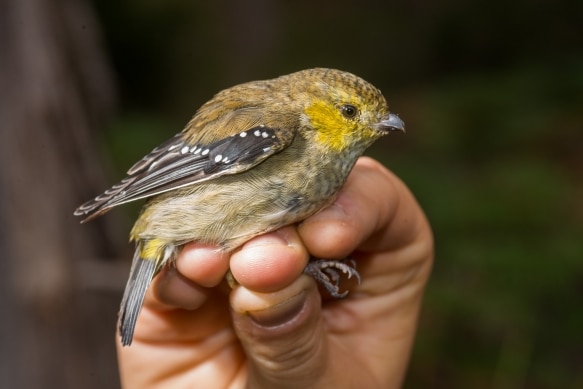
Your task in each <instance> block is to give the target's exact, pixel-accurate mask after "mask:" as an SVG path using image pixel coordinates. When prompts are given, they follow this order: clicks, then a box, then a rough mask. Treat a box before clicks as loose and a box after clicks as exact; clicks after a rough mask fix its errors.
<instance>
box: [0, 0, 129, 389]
mask: <svg viewBox="0 0 583 389" xmlns="http://www.w3.org/2000/svg"><path fill="white" fill-rule="evenodd" d="M99 38H100V32H99V29H98V25H97V23H96V21H95V19H93V15H92V10H91V9H90V8H89V6H88V4H87V2H85V1H82V0H71V1H68V0H54V1H51V2H47V1H43V0H3V1H2V3H1V4H0V48H1V49H0V250H1V252H2V254H3V258H2V259H1V260H0V296H1V297H0V312H2V318H1V319H0V345H1V346H0V386H1V387H3V388H59V389H60V388H116V387H119V383H118V382H119V380H118V377H117V368H116V359H115V349H114V342H113V340H114V328H115V327H114V326H115V320H116V311H117V304H118V302H119V300H118V299H119V297H120V293H121V288H122V285H123V282H124V281H123V280H124V278H125V276H126V272H127V270H128V269H129V264H127V266H126V264H125V263H121V262H119V261H115V260H113V258H117V257H118V254H119V251H120V250H121V249H122V247H123V246H121V244H120V240H119V237H123V233H121V234H120V232H119V230H118V229H117V227H116V226H118V225H119V223H118V222H119V220H117V221H116V220H114V218H115V217H116V215H112V216H111V217H108V218H103V219H101V220H99V221H96V222H95V223H90V224H87V225H79V220H76V218H75V217H73V215H72V212H73V210H74V209H75V207H76V206H77V205H79V204H80V203H81V202H82V201H84V200H87V199H89V198H91V197H92V196H95V195H96V194H98V193H99V192H100V191H101V190H103V189H104V188H105V187H106V186H107V181H108V180H106V179H105V174H104V171H103V163H101V162H100V160H99V158H98V155H97V153H96V151H97V150H98V149H99V148H98V147H97V145H96V144H95V140H94V133H95V131H96V130H97V129H98V128H99V127H101V126H103V124H104V123H105V121H106V120H107V119H108V118H110V117H111V114H112V111H113V106H114V103H115V99H114V96H115V93H114V88H113V84H112V77H111V74H110V71H109V68H108V66H107V62H106V61H105V56H104V53H103V51H102V48H101V46H100V39H99ZM114 237H116V238H114ZM99 258H101V259H99ZM103 258H109V260H105V259H103ZM120 269H121V271H120Z"/></svg>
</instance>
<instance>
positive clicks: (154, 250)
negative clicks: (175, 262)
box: [140, 239, 168, 260]
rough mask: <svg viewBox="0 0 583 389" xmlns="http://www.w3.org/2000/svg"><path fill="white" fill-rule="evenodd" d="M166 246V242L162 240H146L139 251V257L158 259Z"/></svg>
mask: <svg viewBox="0 0 583 389" xmlns="http://www.w3.org/2000/svg"><path fill="white" fill-rule="evenodd" d="M167 244H168V242H166V241H164V240H162V239H150V240H146V241H145V242H144V244H143V246H142V250H141V251H140V257H141V258H142V259H149V260H156V259H158V258H160V256H161V255H162V252H163V251H164V248H165V247H166V245H167Z"/></svg>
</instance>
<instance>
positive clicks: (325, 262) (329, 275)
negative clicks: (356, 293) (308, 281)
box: [304, 258, 361, 298]
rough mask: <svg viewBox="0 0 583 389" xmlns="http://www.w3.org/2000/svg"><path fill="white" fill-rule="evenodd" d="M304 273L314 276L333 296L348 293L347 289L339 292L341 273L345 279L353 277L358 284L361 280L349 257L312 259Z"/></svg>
mask: <svg viewBox="0 0 583 389" xmlns="http://www.w3.org/2000/svg"><path fill="white" fill-rule="evenodd" d="M304 274H309V275H311V276H312V277H314V279H315V280H316V281H317V282H318V283H319V284H320V285H322V286H323V287H324V289H326V290H327V291H328V293H330V295H331V296H332V297H335V298H343V297H346V295H347V294H348V290H345V291H344V292H342V293H341V292H340V281H341V280H342V274H344V275H345V276H346V278H347V279H350V278H352V277H355V278H356V280H357V281H358V283H359V284H360V282H361V278H360V274H359V273H358V271H357V270H356V262H354V260H353V259H350V258H346V259H343V260H332V259H318V258H316V259H312V260H310V261H309V262H308V265H307V266H306V268H305V269H304Z"/></svg>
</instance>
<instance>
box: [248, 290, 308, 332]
mask: <svg viewBox="0 0 583 389" xmlns="http://www.w3.org/2000/svg"><path fill="white" fill-rule="evenodd" d="M305 302H306V294H305V293H304V291H302V292H300V293H298V294H296V295H294V296H292V297H290V298H289V299H288V300H286V301H282V302H281V303H279V304H277V305H274V306H271V307H270V308H268V309H263V310H256V311H248V312H247V314H248V315H249V317H250V318H251V320H253V321H254V322H255V323H256V324H257V325H259V326H261V327H278V326H281V325H283V324H286V323H287V322H289V321H291V320H292V319H293V318H295V317H296V316H298V314H299V313H300V312H301V311H302V309H303V308H304V304H305Z"/></svg>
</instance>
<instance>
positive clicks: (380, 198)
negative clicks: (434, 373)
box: [117, 157, 433, 389]
mask: <svg viewBox="0 0 583 389" xmlns="http://www.w3.org/2000/svg"><path fill="white" fill-rule="evenodd" d="M308 253H310V254H311V255H312V256H314V257H317V258H327V259H332V258H337V259H341V258H346V257H351V258H354V259H355V261H356V265H357V268H358V271H359V272H360V274H361V276H362V283H361V284H360V285H358V284H357V283H356V282H355V281H354V279H353V280H348V282H346V285H345V287H348V288H349V290H350V293H349V294H348V296H347V298H345V299H340V300H337V299H332V298H329V297H326V295H325V292H321V293H320V291H319V290H318V287H317V285H316V283H315V282H314V280H313V279H312V278H311V277H309V276H306V275H303V274H302V271H303V269H304V268H305V266H306V264H307V261H308V259H309V257H310V254H308ZM432 261H433V238H432V234H431V229H430V226H429V223H428V222H427V219H426V218H425V216H424V214H423V211H422V210H421V208H420V207H419V205H418V203H417V201H416V200H415V198H414V197H413V195H412V194H411V192H410V191H409V190H408V189H407V187H406V186H405V185H404V184H403V183H402V182H401V181H400V180H399V179H398V178H397V177H396V176H395V175H394V174H392V173H391V172H389V171H388V170H387V169H385V168H384V167H383V166H382V165H380V164H379V163H378V162H376V161H374V160H372V159H370V158H366V157H363V158H360V159H359V161H358V162H357V164H356V166H355V168H354V169H353V171H352V173H351V175H350V176H349V178H348V181H347V182H346V184H345V185H344V187H343V189H342V190H341V192H340V193H339V195H338V197H337V199H336V201H335V202H334V203H333V204H332V205H331V206H330V207H328V208H326V209H325V210H323V211H321V212H320V213H318V214H316V215H314V216H312V217H310V218H308V219H306V220H305V221H304V222H303V223H301V224H299V225H298V226H289V227H285V228H282V229H280V230H278V231H275V232H271V233H268V234H265V235H262V236H259V237H256V238H254V239H252V240H250V241H249V242H247V243H246V244H244V245H243V246H242V247H240V248H239V249H237V250H235V251H234V252H232V253H230V254H225V253H223V252H221V251H219V250H218V249H216V248H214V247H204V246H200V245H197V244H195V243H192V244H188V245H186V246H185V247H184V249H183V251H182V253H181V254H180V256H179V257H178V259H177V261H176V265H175V266H169V267H167V268H165V269H164V270H163V271H162V272H161V273H160V275H158V276H157V277H156V278H155V279H154V281H153V283H152V285H151V287H150V290H149V291H148V294H147V296H146V300H145V303H144V307H143V309H142V312H141V315H140V318H139V319H138V323H137V325H136V331H135V334H134V339H133V343H132V345H131V346H130V347H122V346H121V343H120V342H119V340H118V341H117V347H118V357H119V367H120V375H121V380H122V385H123V387H124V388H129V389H132V388H141V389H146V388H173V389H174V388H206V389H214V388H230V389H235V388H398V387H400V386H401V385H402V382H403V378H404V376H405V373H406V369H407V365H408V361H409V356H410V353H411V347H412V345H413V341H414V338H415V332H416V326H417V320H418V314H419V309H420V306H421V302H422V297H423V291H424V288H425V285H426V283H427V280H428V278H429V274H430V271H431V265H432ZM229 268H230V270H231V272H232V274H233V276H234V278H235V279H236V280H237V282H238V284H239V285H238V286H237V287H235V288H234V289H232V290H230V289H229V288H228V287H227V286H226V284H225V282H224V276H225V273H226V272H227V271H228V270H229ZM351 281H352V282H351ZM321 295H322V296H323V297H321Z"/></svg>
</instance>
